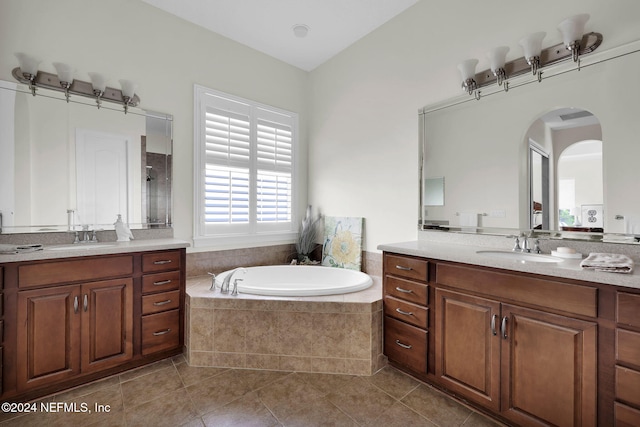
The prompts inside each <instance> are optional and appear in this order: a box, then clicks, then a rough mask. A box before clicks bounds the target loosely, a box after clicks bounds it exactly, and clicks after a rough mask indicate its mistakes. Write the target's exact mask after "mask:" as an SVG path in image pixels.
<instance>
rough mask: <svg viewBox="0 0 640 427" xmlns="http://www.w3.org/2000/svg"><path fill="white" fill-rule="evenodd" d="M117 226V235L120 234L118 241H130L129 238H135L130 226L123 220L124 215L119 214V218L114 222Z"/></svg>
mask: <svg viewBox="0 0 640 427" xmlns="http://www.w3.org/2000/svg"><path fill="white" fill-rule="evenodd" d="M113 225H115V227H116V236H118V240H117V241H118V242H128V241H129V240H133V234H132V233H131V230H129V227H127V226H126V225H125V223H124V222H122V215H121V214H118V219H117V220H116V222H114V223H113Z"/></svg>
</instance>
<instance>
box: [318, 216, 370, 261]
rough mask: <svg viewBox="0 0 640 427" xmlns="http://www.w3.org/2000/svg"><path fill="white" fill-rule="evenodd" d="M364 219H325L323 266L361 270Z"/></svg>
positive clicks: (328, 217)
mask: <svg viewBox="0 0 640 427" xmlns="http://www.w3.org/2000/svg"><path fill="white" fill-rule="evenodd" d="M363 222H364V218H355V217H331V216H325V217H324V243H323V245H322V265H326V266H328V267H339V268H347V269H350V270H360V269H361V268H362V225H363Z"/></svg>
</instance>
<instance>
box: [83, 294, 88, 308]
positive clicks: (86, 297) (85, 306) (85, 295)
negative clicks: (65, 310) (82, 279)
mask: <svg viewBox="0 0 640 427" xmlns="http://www.w3.org/2000/svg"><path fill="white" fill-rule="evenodd" d="M83 308H84V311H87V309H88V308H89V297H88V296H87V294H84V302H83Z"/></svg>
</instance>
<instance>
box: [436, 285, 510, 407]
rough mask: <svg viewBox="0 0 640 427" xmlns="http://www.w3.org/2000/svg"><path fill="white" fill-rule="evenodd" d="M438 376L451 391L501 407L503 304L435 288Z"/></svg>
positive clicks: (476, 400)
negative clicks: (500, 331) (499, 331)
mask: <svg viewBox="0 0 640 427" xmlns="http://www.w3.org/2000/svg"><path fill="white" fill-rule="evenodd" d="M435 310H436V325H437V326H436V331H435V333H436V336H435V346H436V356H435V361H436V375H437V376H438V378H439V381H440V382H441V383H442V384H443V385H444V386H445V387H447V388H448V389H450V390H452V391H454V392H455V393H458V394H460V395H463V396H465V397H466V398H468V399H470V400H473V401H475V402H478V403H480V404H482V405H484V406H486V407H487V408H490V409H493V410H496V411H498V410H499V408H500V402H499V399H500V335H499V334H498V329H499V326H500V325H499V324H498V322H499V314H500V303H498V302H496V301H493V300H489V299H486V298H480V297H475V296H471V295H467V294H462V293H458V292H452V291H448V290H443V289H436V307H435Z"/></svg>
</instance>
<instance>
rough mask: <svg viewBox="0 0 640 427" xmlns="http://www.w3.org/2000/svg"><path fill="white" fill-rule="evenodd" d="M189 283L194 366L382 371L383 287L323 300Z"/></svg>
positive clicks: (188, 336)
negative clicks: (236, 292)
mask: <svg viewBox="0 0 640 427" xmlns="http://www.w3.org/2000/svg"><path fill="white" fill-rule="evenodd" d="M210 284H211V279H210V278H209V277H208V276H205V277H196V278H189V279H188V280H187V298H186V313H187V314H186V316H187V317H186V322H185V329H186V330H185V347H186V350H185V356H186V358H187V360H188V362H189V364H190V365H191V366H216V367H226V368H249V369H270V370H281V371H300V372H324V373H341V374H353V375H371V374H373V373H374V372H376V371H377V370H378V369H380V368H381V367H382V366H384V364H385V362H386V360H385V357H384V355H383V354H382V317H383V316H382V300H381V297H382V290H381V287H382V283H381V280H380V279H379V278H377V277H374V284H373V285H372V286H371V287H370V288H369V289H366V290H364V291H360V292H355V293H351V294H345V295H328V296H322V297H290V298H285V297H264V296H256V295H248V294H240V295H238V296H237V297H234V296H230V295H223V294H220V293H219V291H216V292H211V291H210V290H209V287H210Z"/></svg>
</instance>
